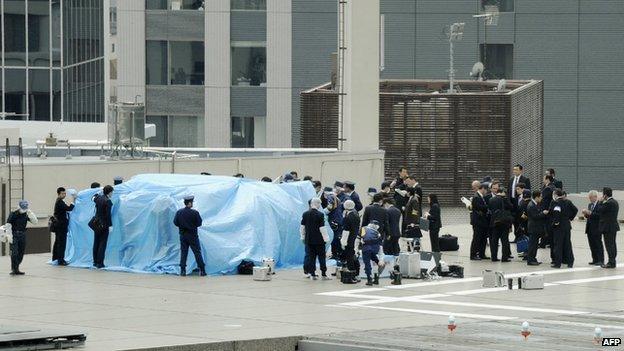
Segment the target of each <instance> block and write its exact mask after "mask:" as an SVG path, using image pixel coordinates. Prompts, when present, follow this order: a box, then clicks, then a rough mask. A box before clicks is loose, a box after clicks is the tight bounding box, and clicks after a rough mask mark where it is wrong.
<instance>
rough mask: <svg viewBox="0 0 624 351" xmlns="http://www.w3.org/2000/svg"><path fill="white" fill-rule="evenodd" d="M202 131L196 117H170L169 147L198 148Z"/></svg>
mask: <svg viewBox="0 0 624 351" xmlns="http://www.w3.org/2000/svg"><path fill="white" fill-rule="evenodd" d="M200 129H202V130H203V128H200V123H199V118H197V117H196V116H169V121H168V131H169V146H171V147H197V145H198V140H199V137H200V135H201V134H200Z"/></svg>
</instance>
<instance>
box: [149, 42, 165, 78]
mask: <svg viewBox="0 0 624 351" xmlns="http://www.w3.org/2000/svg"><path fill="white" fill-rule="evenodd" d="M145 47H146V55H145V59H146V61H147V62H146V63H145V70H146V72H145V74H146V76H145V78H146V79H145V80H146V82H147V84H149V85H167V81H168V79H167V72H168V71H169V69H168V68H167V65H168V62H167V61H168V60H167V42H166V41H157V40H148V41H147V43H146V44H145Z"/></svg>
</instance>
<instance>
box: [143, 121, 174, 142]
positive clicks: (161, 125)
mask: <svg viewBox="0 0 624 351" xmlns="http://www.w3.org/2000/svg"><path fill="white" fill-rule="evenodd" d="M145 123H149V124H154V125H156V136H155V137H153V138H150V139H149V143H150V146H160V147H167V146H169V138H168V136H169V132H168V129H167V128H168V123H167V116H146V117H145Z"/></svg>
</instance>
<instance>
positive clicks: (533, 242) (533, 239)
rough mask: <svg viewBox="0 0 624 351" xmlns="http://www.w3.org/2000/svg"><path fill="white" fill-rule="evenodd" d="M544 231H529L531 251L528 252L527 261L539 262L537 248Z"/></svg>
mask: <svg viewBox="0 0 624 351" xmlns="http://www.w3.org/2000/svg"><path fill="white" fill-rule="evenodd" d="M541 237H542V233H529V251H528V252H527V254H526V258H527V263H530V262H537V248H538V247H539V240H540V238H541Z"/></svg>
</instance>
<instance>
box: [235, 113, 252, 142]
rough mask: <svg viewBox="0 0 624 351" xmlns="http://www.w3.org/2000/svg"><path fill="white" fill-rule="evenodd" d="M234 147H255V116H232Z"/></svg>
mask: <svg viewBox="0 0 624 351" xmlns="http://www.w3.org/2000/svg"><path fill="white" fill-rule="evenodd" d="M231 130H232V138H231V143H232V147H236V148H252V147H254V118H253V117H232V129H231Z"/></svg>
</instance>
